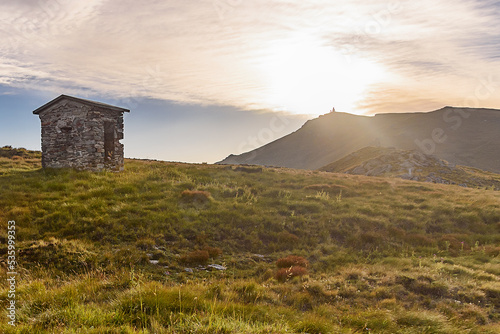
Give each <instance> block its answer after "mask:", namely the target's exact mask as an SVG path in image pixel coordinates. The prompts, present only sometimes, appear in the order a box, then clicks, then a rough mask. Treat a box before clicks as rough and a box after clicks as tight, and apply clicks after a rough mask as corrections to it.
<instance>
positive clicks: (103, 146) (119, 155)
mask: <svg viewBox="0 0 500 334" xmlns="http://www.w3.org/2000/svg"><path fill="white" fill-rule="evenodd" d="M58 99H59V101H57V102H56V103H53V104H52V105H50V106H48V107H47V108H46V109H43V110H41V111H39V112H37V113H38V115H39V117H40V120H41V125H42V167H44V168H47V167H48V168H75V169H81V170H91V171H101V170H104V169H107V170H113V171H121V170H123V144H121V143H120V140H121V139H123V111H128V110H125V109H122V110H120V108H116V107H112V106H109V107H107V106H106V105H103V104H99V103H95V104H93V103H89V101H86V100H82V101H85V103H81V102H79V101H78V99H77V98H64V96H62V97H59V98H58ZM56 100H57V99H56ZM56 100H54V101H56ZM54 101H52V102H54ZM42 108H43V107H42ZM39 109H40V108H39ZM35 112H36V111H35Z"/></svg>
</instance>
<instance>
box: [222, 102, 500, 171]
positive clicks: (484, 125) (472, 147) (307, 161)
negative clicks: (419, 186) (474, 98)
mask: <svg viewBox="0 0 500 334" xmlns="http://www.w3.org/2000/svg"><path fill="white" fill-rule="evenodd" d="M498 143H500V110H496V109H471V108H453V107H445V108H442V109H439V110H436V111H433V112H428V113H399V114H378V115H375V116H374V117H367V116H357V115H351V114H346V113H340V112H333V113H330V114H326V115H323V116H320V117H319V118H316V119H314V120H310V121H308V122H306V123H305V124H304V125H303V126H302V128H300V129H299V130H297V131H296V132H294V133H292V134H289V135H287V136H285V137H282V138H280V139H278V140H276V141H274V142H272V143H269V144H267V145H265V146H262V147H260V148H257V149H255V150H253V151H250V152H247V153H243V154H240V155H230V156H229V157H227V158H226V159H224V160H223V161H221V162H220V163H222V164H255V165H267V166H282V167H290V168H300V169H318V168H321V167H323V166H325V165H327V164H329V163H332V162H334V161H337V160H339V159H341V158H343V157H344V156H346V155H348V154H351V153H353V152H355V151H357V150H359V149H362V148H364V147H368V146H380V147H394V148H398V149H403V150H420V151H421V152H423V153H425V154H432V155H435V156H437V157H438V158H440V159H443V160H446V161H448V162H450V163H452V164H458V165H464V166H470V167H475V168H479V169H483V170H486V171H492V172H497V173H499V172H500V145H498Z"/></svg>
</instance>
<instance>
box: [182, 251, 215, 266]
mask: <svg viewBox="0 0 500 334" xmlns="http://www.w3.org/2000/svg"><path fill="white" fill-rule="evenodd" d="M209 258H210V254H209V253H208V252H207V251H206V250H195V251H192V252H190V253H188V254H186V255H183V256H181V258H180V262H181V263H184V264H191V265H194V264H206V263H207V262H208V259H209Z"/></svg>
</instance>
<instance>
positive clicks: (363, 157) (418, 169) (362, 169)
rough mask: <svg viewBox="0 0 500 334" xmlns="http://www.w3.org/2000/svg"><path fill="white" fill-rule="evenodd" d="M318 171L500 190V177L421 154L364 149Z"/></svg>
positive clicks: (396, 150) (373, 148) (416, 152)
mask: <svg viewBox="0 0 500 334" xmlns="http://www.w3.org/2000/svg"><path fill="white" fill-rule="evenodd" d="M319 170H321V171H325V172H335V173H346V174H355V175H366V176H386V177H398V178H402V179H406V180H414V181H424V182H432V183H444V184H458V185H460V186H463V187H472V188H490V189H495V190H500V174H496V173H491V172H485V171H482V170H480V169H476V168H472V167H466V166H460V165H451V164H449V163H448V162H447V161H444V160H441V159H438V158H436V157H435V156H432V155H426V154H423V153H421V152H420V151H416V150H414V151H406V150H398V149H395V148H384V147H365V148H362V149H361V150H358V151H356V152H354V153H351V154H349V155H347V156H345V157H343V158H342V159H340V160H337V161H335V162H333V163H331V164H328V165H327V166H324V167H322V168H320V169H319Z"/></svg>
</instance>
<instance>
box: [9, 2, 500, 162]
mask: <svg viewBox="0 0 500 334" xmlns="http://www.w3.org/2000/svg"><path fill="white" fill-rule="evenodd" d="M499 21H500V1H498V0H497V1H492V0H453V1H452V0H443V1H435V0H421V1H397V0H395V1H392V0H372V1H361V0H350V1H345V0H337V1H332V0H329V1H327V0H246V1H243V0H198V1H194V0H193V1H181V0H163V1H159V0H158V1H156V0H143V1H129V0H121V1H118V0H86V1H78V0H21V1H20V0H2V2H1V3H0V40H1V43H0V122H1V123H0V145H2V146H3V145H13V146H16V147H19V146H23V147H27V148H32V149H39V148H40V124H39V120H38V118H37V117H36V116H34V115H32V114H31V112H32V111H33V110H34V109H36V108H37V107H39V106H40V105H42V104H44V103H46V102H48V101H50V100H52V99H53V98H55V97H57V96H59V95H60V94H67V95H74V96H77V97H82V98H87V99H92V100H96V101H101V102H105V103H109V104H114V105H117V106H120V107H125V108H129V109H131V113H130V114H128V115H126V118H125V139H124V141H123V143H124V144H125V154H126V156H128V157H139V158H156V159H163V160H175V161H189V162H202V161H208V162H215V161H218V160H221V159H223V158H224V157H225V156H227V155H229V154H230V153H242V152H244V151H248V150H250V149H252V148H255V147H258V146H261V145H263V144H265V143H267V142H269V141H272V140H274V139H277V138H279V137H281V136H284V135H286V134H288V133H290V132H292V131H295V130H296V129H298V128H299V127H300V126H301V125H302V124H303V123H304V122H305V120H307V119H311V118H314V117H316V116H318V115H321V114H324V113H327V112H328V111H329V110H330V109H331V108H332V107H335V109H336V110H337V111H345V112H350V113H355V114H365V115H372V114H375V113H383V112H411V111H431V110H435V109H438V108H441V107H443V106H445V105H453V106H470V107H491V108H500V29H498V22H499Z"/></svg>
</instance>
